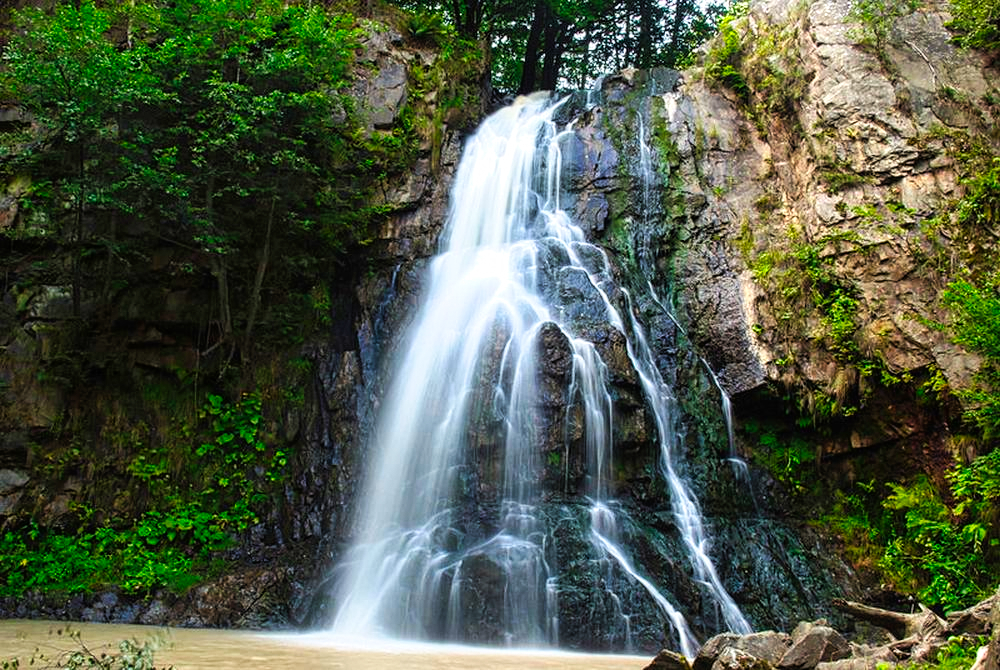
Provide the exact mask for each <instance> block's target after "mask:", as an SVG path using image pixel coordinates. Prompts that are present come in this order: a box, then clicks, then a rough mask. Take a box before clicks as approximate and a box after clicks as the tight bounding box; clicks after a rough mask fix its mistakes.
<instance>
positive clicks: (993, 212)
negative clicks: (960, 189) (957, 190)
mask: <svg viewBox="0 0 1000 670" xmlns="http://www.w3.org/2000/svg"><path fill="white" fill-rule="evenodd" d="M962 184H963V186H965V188H966V194H965V197H963V198H962V199H961V201H960V202H959V207H958V223H959V224H960V225H963V226H966V227H977V228H979V229H981V230H986V231H989V230H993V229H995V228H996V226H997V225H998V224H1000V156H994V157H993V158H992V160H990V161H989V162H988V163H987V164H986V165H983V166H981V167H980V168H979V169H976V170H974V171H973V172H972V173H971V174H969V175H968V176H966V177H965V178H964V179H963V180H962Z"/></svg>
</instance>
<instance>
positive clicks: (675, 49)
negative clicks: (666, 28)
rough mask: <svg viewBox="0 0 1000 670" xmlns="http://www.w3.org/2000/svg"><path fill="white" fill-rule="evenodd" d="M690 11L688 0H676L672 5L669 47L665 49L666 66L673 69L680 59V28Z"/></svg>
mask: <svg viewBox="0 0 1000 670" xmlns="http://www.w3.org/2000/svg"><path fill="white" fill-rule="evenodd" d="M690 11H691V3H690V0H676V4H675V5H674V20H673V21H672V22H671V24H670V47H669V48H668V49H667V65H669V66H670V67H674V66H675V65H677V61H678V59H679V58H680V57H681V55H682V54H681V51H682V49H681V28H683V27H684V19H685V18H686V17H687V15H688V13H689V12H690Z"/></svg>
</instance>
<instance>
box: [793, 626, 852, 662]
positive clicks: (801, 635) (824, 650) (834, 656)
mask: <svg viewBox="0 0 1000 670" xmlns="http://www.w3.org/2000/svg"><path fill="white" fill-rule="evenodd" d="M850 655H851V646H850V645H849V644H848V643H847V640H845V639H844V636H843V635H841V634H840V633H838V632H837V631H835V630H834V629H832V628H830V627H829V626H826V625H817V624H815V623H807V622H803V623H800V624H799V625H798V626H796V628H795V630H794V631H792V646H791V648H790V649H789V650H788V651H787V652H785V654H784V656H782V657H781V660H779V661H778V664H777V665H778V667H779V668H781V669H782V670H809V668H815V667H816V666H817V665H818V664H820V663H822V662H823V661H839V660H840V659H842V658H847V657H848V656H850Z"/></svg>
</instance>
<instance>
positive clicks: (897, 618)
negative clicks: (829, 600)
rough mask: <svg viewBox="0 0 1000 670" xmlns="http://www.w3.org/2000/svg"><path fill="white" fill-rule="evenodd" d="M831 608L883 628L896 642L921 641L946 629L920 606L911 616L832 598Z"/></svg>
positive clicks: (944, 625)
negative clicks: (913, 639) (914, 638)
mask: <svg viewBox="0 0 1000 670" xmlns="http://www.w3.org/2000/svg"><path fill="white" fill-rule="evenodd" d="M833 606H834V607H836V608H837V609H839V610H840V611H841V612H846V613H848V614H850V615H851V616H853V617H855V618H858V619H861V620H862V621H867V622H869V623H873V624H875V625H876V626H879V627H881V628H885V629H886V630H887V631H889V632H890V633H891V634H892V636H893V637H895V638H896V639H898V640H903V639H906V638H910V637H916V638H921V639H922V638H924V637H927V635H928V633H930V632H931V631H932V630H933V629H937V628H940V629H942V630H944V629H945V628H946V624H945V623H944V622H943V621H942V620H941V619H940V618H939V617H938V616H937V615H936V614H934V612H931V611H930V610H929V609H927V608H926V607H924V606H923V605H921V606H920V611H919V612H914V613H913V614H907V613H905V612H893V611H892V610H884V609H882V608H880V607H872V606H870V605H864V604H862V603H857V602H853V601H850V600H843V599H841V598H834V599H833Z"/></svg>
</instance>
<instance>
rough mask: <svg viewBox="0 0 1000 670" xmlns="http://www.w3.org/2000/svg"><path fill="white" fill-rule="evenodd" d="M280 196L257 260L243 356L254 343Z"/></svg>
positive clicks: (245, 355) (246, 355) (271, 215)
mask: <svg viewBox="0 0 1000 670" xmlns="http://www.w3.org/2000/svg"><path fill="white" fill-rule="evenodd" d="M277 200H278V197H277V196H272V197H271V211H270V212H268V214H267V232H266V233H265V234H264V248H263V249H261V252H260V258H259V259H258V260H257V275H256V276H255V277H254V282H253V292H252V293H251V294H250V312H249V314H248V315H247V327H246V331H245V332H244V333H243V356H244V357H245V359H246V360H249V359H250V345H251V343H252V336H253V327H254V322H255V321H256V320H257V310H258V308H259V307H260V291H261V287H262V286H263V285H264V273H265V272H267V263H268V260H269V259H270V258H271V226H272V224H273V223H274V207H275V204H276V203H277Z"/></svg>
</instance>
